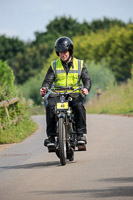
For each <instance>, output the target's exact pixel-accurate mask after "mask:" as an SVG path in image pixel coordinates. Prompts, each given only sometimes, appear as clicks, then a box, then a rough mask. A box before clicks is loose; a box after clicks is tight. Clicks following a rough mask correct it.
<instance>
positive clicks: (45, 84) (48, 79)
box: [42, 66, 55, 88]
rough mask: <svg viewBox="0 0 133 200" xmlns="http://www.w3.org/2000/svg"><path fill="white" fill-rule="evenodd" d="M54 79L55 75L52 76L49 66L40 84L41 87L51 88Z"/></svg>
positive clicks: (52, 72)
mask: <svg viewBox="0 0 133 200" xmlns="http://www.w3.org/2000/svg"><path fill="white" fill-rule="evenodd" d="M54 79H55V74H54V71H53V69H52V67H51V66H50V67H49V69H48V71H47V74H46V76H45V79H44V81H43V83H42V87H44V88H46V87H48V88H51V87H52V84H53V81H54Z"/></svg>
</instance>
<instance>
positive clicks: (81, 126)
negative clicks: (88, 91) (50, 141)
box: [46, 96, 87, 137]
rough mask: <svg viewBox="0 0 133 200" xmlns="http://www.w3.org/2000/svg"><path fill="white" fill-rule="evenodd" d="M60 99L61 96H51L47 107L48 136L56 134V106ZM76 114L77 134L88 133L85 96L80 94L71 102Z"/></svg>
mask: <svg viewBox="0 0 133 200" xmlns="http://www.w3.org/2000/svg"><path fill="white" fill-rule="evenodd" d="M58 100H59V97H49V98H48V104H47V107H46V122H47V129H46V131H47V136H48V137H49V136H53V135H56V121H55V114H54V107H55V105H56V102H57V101H58ZM69 103H70V106H71V107H72V109H73V111H74V114H75V122H76V133H77V135H80V134H86V133H87V130H86V110H85V108H84V105H83V103H84V98H83V97H82V96H79V97H77V98H73V100H72V101H70V102H69Z"/></svg>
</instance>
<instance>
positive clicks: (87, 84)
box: [81, 64, 91, 92]
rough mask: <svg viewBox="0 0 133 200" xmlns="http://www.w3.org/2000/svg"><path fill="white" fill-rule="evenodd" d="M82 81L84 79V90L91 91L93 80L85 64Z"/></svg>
mask: <svg viewBox="0 0 133 200" xmlns="http://www.w3.org/2000/svg"><path fill="white" fill-rule="evenodd" d="M81 79H82V82H83V85H84V88H86V89H87V90H88V92H89V91H90V89H91V79H90V77H89V74H88V70H87V68H86V66H85V64H83V68H82V72H81Z"/></svg>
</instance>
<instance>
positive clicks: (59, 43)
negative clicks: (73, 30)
mask: <svg viewBox="0 0 133 200" xmlns="http://www.w3.org/2000/svg"><path fill="white" fill-rule="evenodd" d="M55 51H56V53H57V55H58V56H59V52H64V51H69V53H70V55H72V54H73V42H72V40H71V39H70V38H68V37H65V36H64V37H60V38H58V39H57V40H56V42H55Z"/></svg>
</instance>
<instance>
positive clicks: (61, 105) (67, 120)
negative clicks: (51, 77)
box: [47, 87, 86, 165]
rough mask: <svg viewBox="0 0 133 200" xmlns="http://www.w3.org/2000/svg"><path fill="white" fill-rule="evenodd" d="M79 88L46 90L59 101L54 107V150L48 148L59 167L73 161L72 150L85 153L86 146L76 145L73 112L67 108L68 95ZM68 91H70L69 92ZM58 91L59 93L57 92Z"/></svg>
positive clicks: (70, 99) (69, 97)
mask: <svg viewBox="0 0 133 200" xmlns="http://www.w3.org/2000/svg"><path fill="white" fill-rule="evenodd" d="M80 89H81V87H79V88H76V89H74V88H73V87H57V88H56V89H54V90H49V89H47V92H49V93H52V94H56V95H58V96H59V97H60V100H59V101H58V102H57V103H56V106H55V118H56V135H57V137H56V138H55V139H56V142H55V149H53V147H48V151H49V152H56V155H57V156H58V157H59V159H60V163H61V165H66V161H67V160H69V161H73V160H74V150H76V149H77V150H80V151H86V144H79V145H78V143H77V134H76V128H75V120H74V112H73V110H72V108H71V107H70V106H69V102H70V101H72V97H71V96H69V94H71V93H73V92H75V91H76V90H80ZM69 90H71V91H70V92H69ZM59 91H60V92H59Z"/></svg>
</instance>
